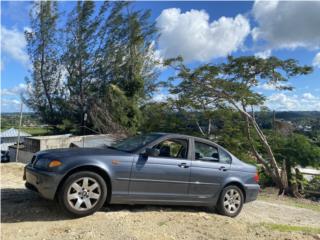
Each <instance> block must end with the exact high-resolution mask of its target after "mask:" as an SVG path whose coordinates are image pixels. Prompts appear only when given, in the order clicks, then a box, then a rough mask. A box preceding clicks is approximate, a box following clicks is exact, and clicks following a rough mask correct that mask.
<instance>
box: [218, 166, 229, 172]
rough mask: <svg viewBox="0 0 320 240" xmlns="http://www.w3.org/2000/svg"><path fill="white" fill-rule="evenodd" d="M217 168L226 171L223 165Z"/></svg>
mask: <svg viewBox="0 0 320 240" xmlns="http://www.w3.org/2000/svg"><path fill="white" fill-rule="evenodd" d="M219 170H220V171H224V172H225V171H227V170H228V169H227V168H226V167H225V166H221V167H219Z"/></svg>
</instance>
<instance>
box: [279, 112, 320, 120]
mask: <svg viewBox="0 0 320 240" xmlns="http://www.w3.org/2000/svg"><path fill="white" fill-rule="evenodd" d="M275 115H276V118H281V119H284V120H287V121H290V120H297V119H302V118H304V119H306V118H320V111H286V112H276V114H275Z"/></svg>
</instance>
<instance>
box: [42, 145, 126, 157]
mask: <svg viewBox="0 0 320 240" xmlns="http://www.w3.org/2000/svg"><path fill="white" fill-rule="evenodd" d="M99 155H104V156H106V155H110V156H128V155H131V153H128V152H124V151H119V150H116V149H112V148H108V147H106V148H62V149H50V150H45V151H40V152H37V153H36V156H37V158H50V159H52V158H57V159H67V158H74V157H76V156H83V157H84V156H99Z"/></svg>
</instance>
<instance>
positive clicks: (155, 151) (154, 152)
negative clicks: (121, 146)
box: [145, 148, 160, 157]
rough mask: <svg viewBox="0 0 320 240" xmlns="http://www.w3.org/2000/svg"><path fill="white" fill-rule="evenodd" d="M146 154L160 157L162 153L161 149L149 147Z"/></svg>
mask: <svg viewBox="0 0 320 240" xmlns="http://www.w3.org/2000/svg"><path fill="white" fill-rule="evenodd" d="M145 155H146V156H151V157H158V156H159V155H160V150H159V149H155V148H147V149H146V152H145Z"/></svg>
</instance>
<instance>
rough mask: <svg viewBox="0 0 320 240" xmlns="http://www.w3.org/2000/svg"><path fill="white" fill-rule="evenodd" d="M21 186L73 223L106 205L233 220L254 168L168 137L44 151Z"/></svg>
mask: <svg viewBox="0 0 320 240" xmlns="http://www.w3.org/2000/svg"><path fill="white" fill-rule="evenodd" d="M24 179H25V180H26V187H27V188H29V189H31V190H35V191H37V192H39V193H40V195H41V196H42V197H44V198H46V199H50V200H56V201H58V202H59V204H60V206H61V208H62V209H63V210H64V211H65V212H67V213H69V214H71V215H73V216H78V217H81V216H86V215H89V214H92V213H94V212H95V211H97V210H99V209H100V208H101V207H102V206H103V205H104V204H105V203H108V204H161V205H164V204H169V205H193V206H208V207H215V208H216V209H217V210H218V212H219V213H221V214H223V215H226V216H230V217H235V216H237V215H238V214H239V213H240V211H241V209H242V206H243V204H244V203H246V202H249V201H253V200H255V199H256V198H257V195H258V192H259V185H258V180H259V179H258V175H257V171H256V167H254V166H252V165H249V164H246V163H244V162H242V161H240V160H239V159H238V158H236V157H235V156H233V155H232V154H231V153H230V152H228V151H227V150H226V149H224V148H223V147H221V146H219V145H218V144H215V143H213V142H211V141H208V140H205V139H202V138H198V137H192V136H186V135H180V134H168V133H150V134H146V135H138V136H135V137H132V138H128V139H125V140H124V141H121V142H119V143H117V144H114V145H113V146H111V147H106V148H69V149H55V150H47V151H41V152H38V153H36V154H35V155H34V157H33V158H32V160H31V162H30V163H29V164H28V165H26V167H25V172H24Z"/></svg>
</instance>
